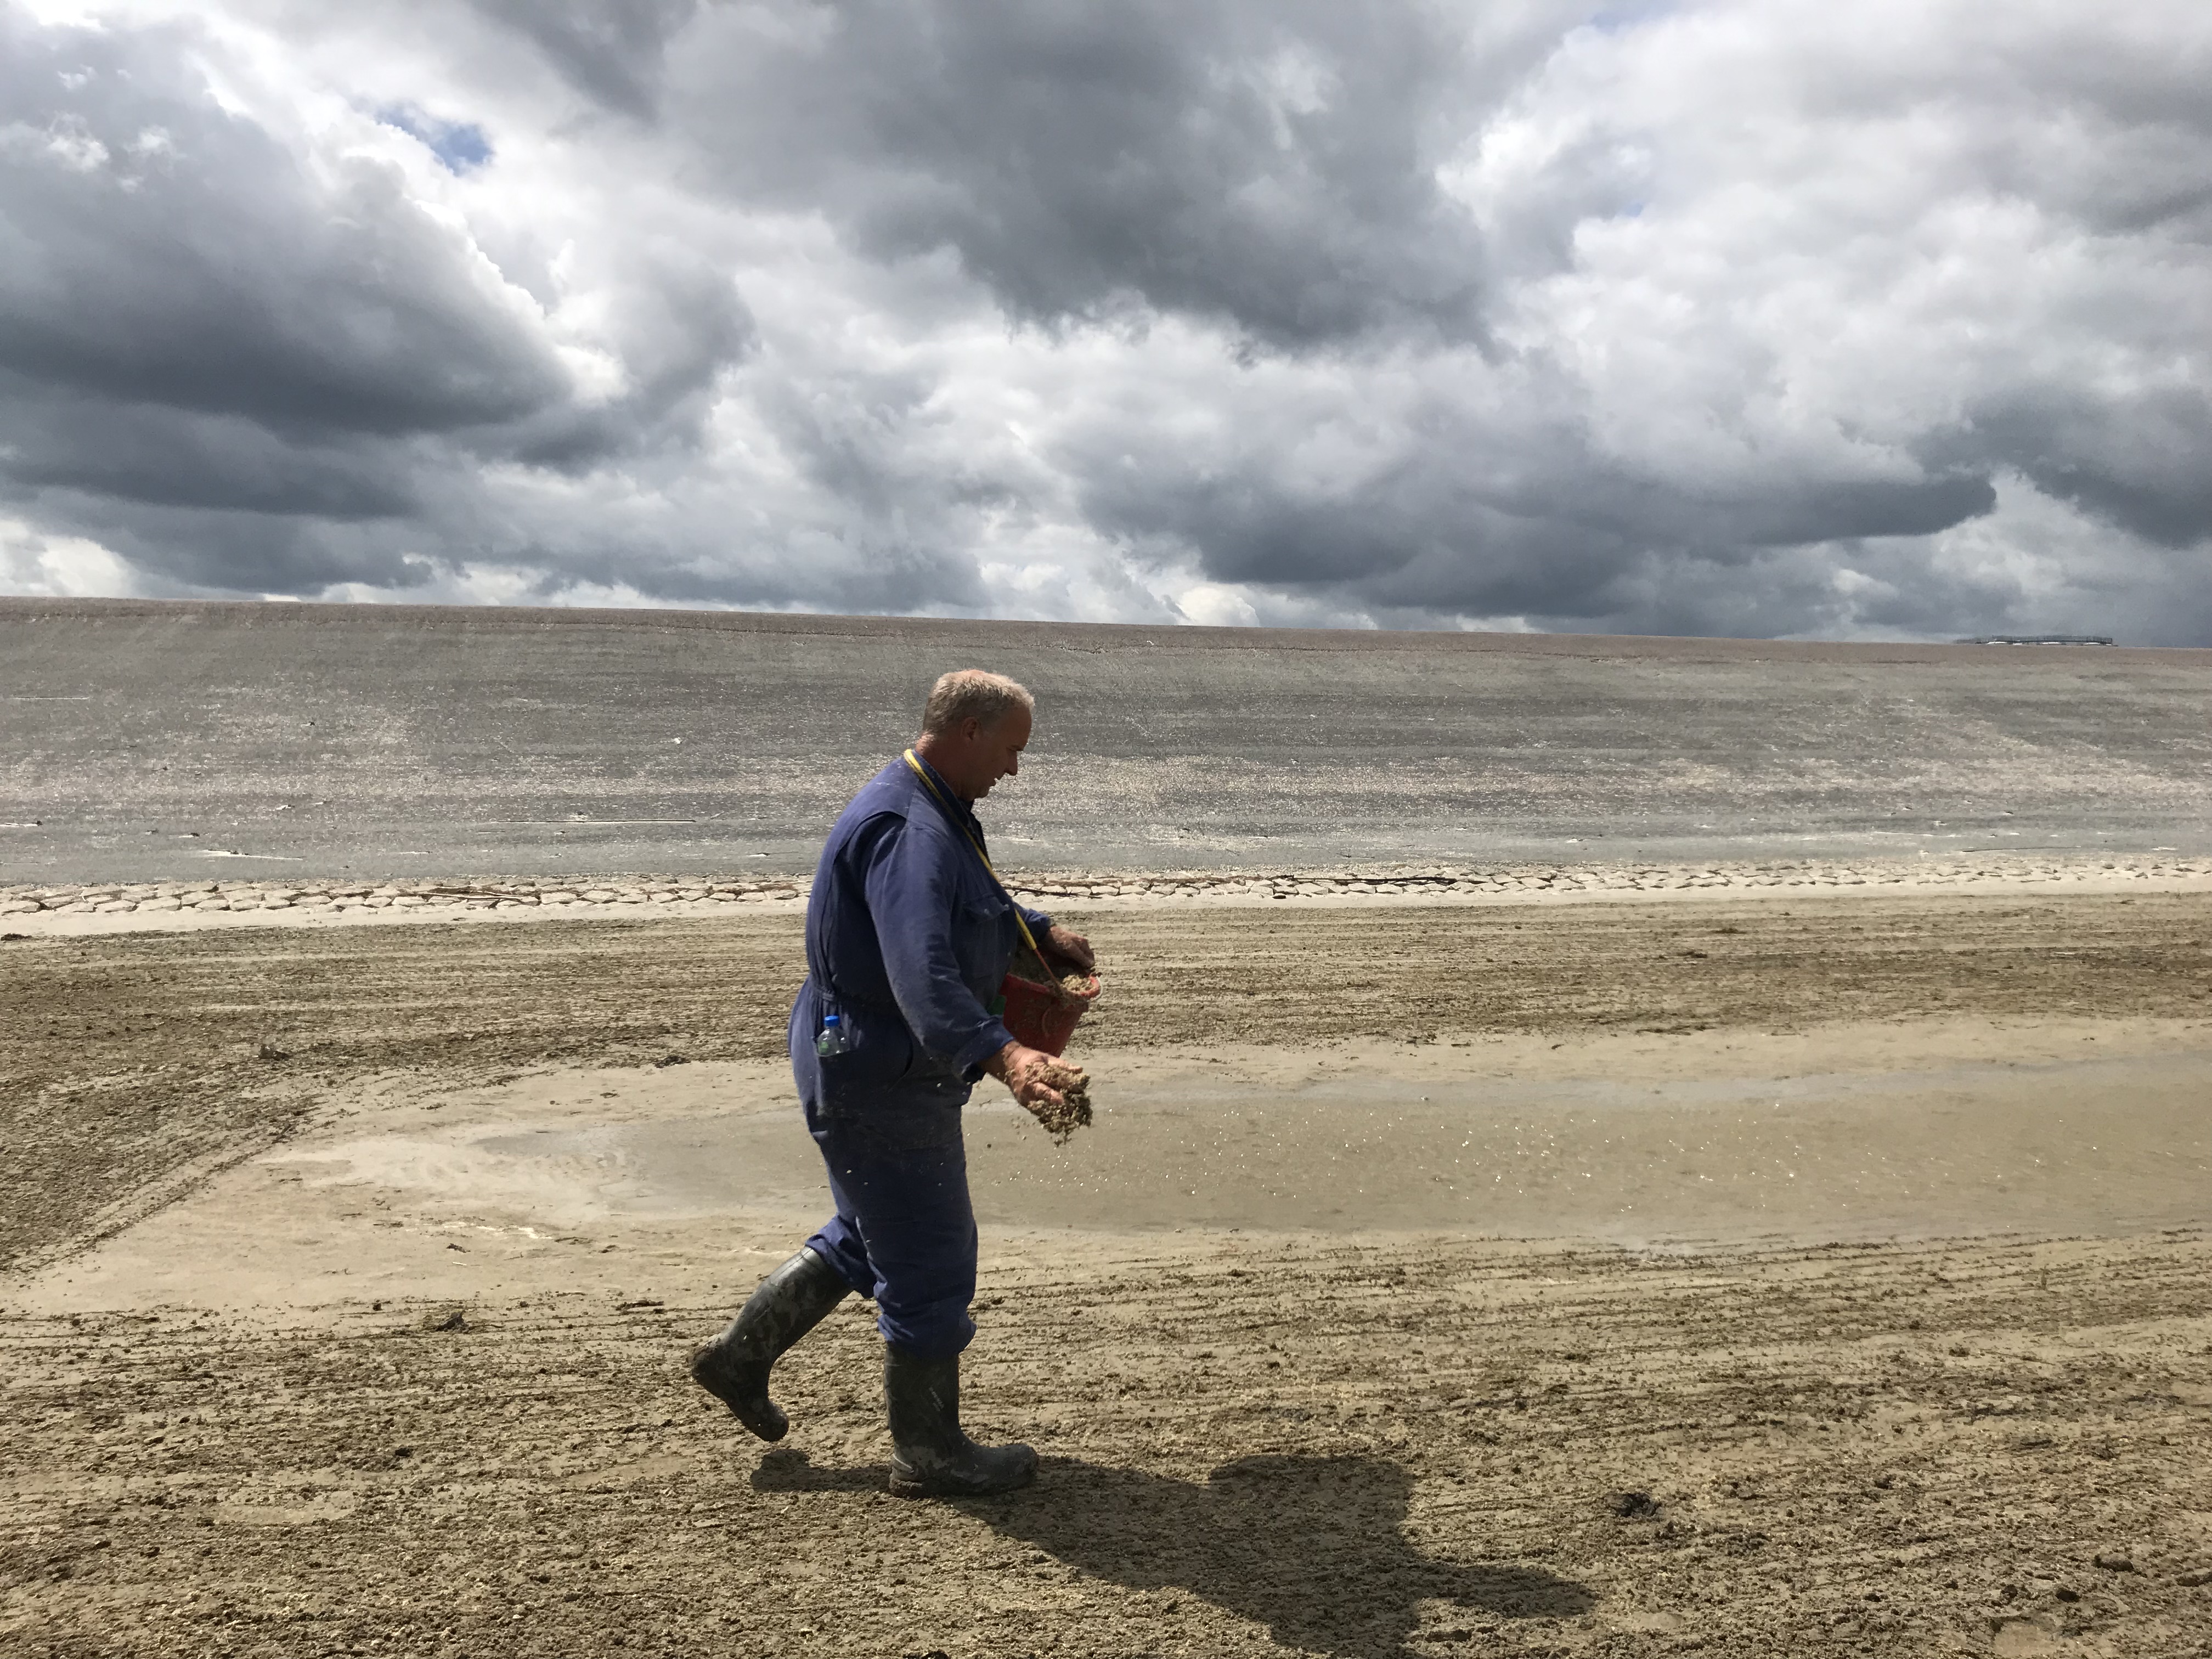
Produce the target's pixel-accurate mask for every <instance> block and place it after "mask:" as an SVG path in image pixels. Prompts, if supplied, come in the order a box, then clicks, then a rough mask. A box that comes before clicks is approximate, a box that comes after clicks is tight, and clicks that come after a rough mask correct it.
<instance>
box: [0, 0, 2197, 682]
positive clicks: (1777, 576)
mask: <svg viewBox="0 0 2212 1659" xmlns="http://www.w3.org/2000/svg"><path fill="white" fill-rule="evenodd" d="M2208 87H2212V6H2208V5H2206V4H2205V3H2204V0H2104V3H2091V0H2059V3H2051V0H2008V3H2005V4H2001V5H1995V4H1990V3H1989V0H1855V3H1852V4H1850V5H1838V4H1837V3H1835V0H1718V3H1709V4H1701V3H1684V4H1678V5H1667V4H1637V3H1626V4H1622V5H1617V6H1613V7H1608V8H1603V9H1597V8H1593V7H1592V6H1590V5H1589V4H1587V3H1581V4H1553V3H1547V0H1500V3H1461V4H1434V5H1429V4H1418V3H1398V4H1367V3H1362V0H845V3H799V0H757V3H750V0H749V3H714V0H472V3H463V0H450V3H428V0H425V3H419V4H415V3H404V0H392V3H382V4H375V3H372V4H368V5H349V6H337V5H332V4H330V3H328V0H308V3H300V4H290V3H284V0H194V3H191V4H189V5H186V4H181V3H158V4H157V3H132V4H125V5H121V6H103V7H94V8H87V7H82V6H77V5H70V4H61V3H46V0H40V3H16V0H0V591H8V592H82V593H143V594H155V595H163V594H222V595H255V594H271V595H280V594H281V595H292V596H298V597H303V598H335V599H411V600H459V601H477V602H483V601H496V602H513V603H564V604H663V605H742V606H747V607H756V608H797V609H805V610H827V611H921V612H939V613H957V614H974V615H993V616H1026V617H1071V618H1082V619H1088V620H1099V621H1111V620H1125V621H1155V620H1158V621H1175V620H1188V621H1193V622H1206V623H1249V622H1261V623H1332V624H1352V625H1366V624H1379V625H1381V626H1385V627H1405V626H1426V627H1436V626H1441V627H1480V628H1527V627H1533V628H1539V629H1573V630H1578V631H1632V632H1659V633H1712V634H1735V635H1822V636H1859V637H1866V636H1882V635H1899V636H1933V637H1948V636H1950V635H1959V634H1968V633H1979V632H1992V631H2002V632H2027V631H2047V630H2058V631H2067V632H2083V633H2100V634H2114V635H2119V636H2120V637H2121V638H2123V639H2124V640H2127V641H2131V642H2141V643H2165V644H2200V645H2202V644H2212V416H2208V396H2209V395H2212V97H2208V95H2207V92H2206V88H2208Z"/></svg>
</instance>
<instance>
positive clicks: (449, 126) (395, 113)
mask: <svg viewBox="0 0 2212 1659" xmlns="http://www.w3.org/2000/svg"><path fill="white" fill-rule="evenodd" d="M376 118H377V119H378V120H379V121H380V122H382V123H383V124H384V125H386V126H387V127H397V128H398V130H399V131H402V132H404V133H405V134H406V135H407V136H408V137H410V138H412V139H414V140H415V141H416V143H420V144H422V146H423V148H425V149H428V151H429V152H430V154H431V155H435V156H436V157H437V158H438V160H439V161H440V162H441V164H442V165H443V166H444V167H445V169H446V171H447V172H448V173H474V172H475V171H476V170H477V168H478V167H483V165H484V164H485V163H486V162H488V161H490V160H491V155H492V151H491V140H490V139H489V138H487V137H484V130H483V128H482V127H480V126H478V125H477V124H476V123H475V122H473V121H441V120H440V119H438V118H437V117H435V116H434V115H429V114H426V113H425V112H423V111H422V110H420V109H417V108H416V106H414V105H412V104H387V105H386V106H384V107H383V108H382V109H380V110H379V111H377V112H376Z"/></svg>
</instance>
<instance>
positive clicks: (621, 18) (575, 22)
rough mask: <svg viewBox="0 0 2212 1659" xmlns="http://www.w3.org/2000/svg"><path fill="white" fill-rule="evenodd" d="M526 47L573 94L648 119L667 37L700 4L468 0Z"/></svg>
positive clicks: (693, 0) (689, 0) (675, 0)
mask: <svg viewBox="0 0 2212 1659" xmlns="http://www.w3.org/2000/svg"><path fill="white" fill-rule="evenodd" d="M471 4H472V5H474V7H475V8H476V9H477V11H479V12H481V13H483V15H485V16H486V17H488V18H490V19H493V20H494V21H497V22H500V23H502V24H504V25H506V26H507V27H509V28H511V29H513V30H514V31H515V32H516V33H519V34H520V35H521V36H523V37H524V38H525V39H526V40H529V41H530V42H531V43H532V45H533V46H536V47H537V48H538V51H539V52H542V53H543V54H544V57H545V58H546V61H547V62H548V63H550V64H551V65H552V66H553V68H554V70H556V72H557V73H558V74H560V75H561V76H562V78H563V79H565V80H567V81H568V82H569V83H570V84H571V85H572V86H574V88H576V89H577V90H578V91H580V92H582V93H584V94H586V95H588V96H590V97H592V98H593V99H595V100H598V101H599V102H600V103H603V104H605V105H607V106H609V107H611V108H613V109H617V110H619V111H621V112H623V114H625V115H631V116H637V117H648V116H650V115H652V114H653V111H654V108H655V106H656V105H657V104H658V103H659V96H660V85H661V79H662V73H663V60H664V58H665V53H666V52H667V47H668V42H669V40H670V38H671V36H672V35H674V34H675V33H677V31H678V30H679V29H681V28H682V27H684V24H686V23H687V22H689V21H690V20H691V18H692V16H693V15H695V14H696V12H697V11H698V9H699V6H698V0H471Z"/></svg>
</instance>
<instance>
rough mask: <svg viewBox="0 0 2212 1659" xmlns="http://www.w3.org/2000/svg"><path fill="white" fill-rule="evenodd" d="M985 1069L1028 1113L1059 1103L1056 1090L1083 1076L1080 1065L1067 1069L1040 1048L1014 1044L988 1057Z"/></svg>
mask: <svg viewBox="0 0 2212 1659" xmlns="http://www.w3.org/2000/svg"><path fill="white" fill-rule="evenodd" d="M985 1069H986V1070H987V1071H988V1072H989V1073H991V1075H992V1076H993V1077H994V1078H997V1079H999V1080H1000V1082H1001V1083H1003V1084H1005V1085H1006V1087H1007V1088H1008V1089H1010V1090H1012V1091H1013V1097H1014V1098H1015V1099H1016V1100H1018V1101H1019V1102H1020V1103H1022V1104H1023V1105H1024V1106H1025V1107H1027V1108H1028V1109H1030V1110H1031V1111H1035V1110H1036V1109H1037V1108H1038V1107H1040V1106H1058V1105H1060V1104H1062V1103H1063V1100H1064V1097H1062V1095H1061V1094H1060V1090H1061V1089H1063V1088H1065V1087H1066V1086H1067V1085H1069V1084H1072V1083H1073V1082H1074V1081H1076V1079H1079V1078H1080V1077H1081V1076H1082V1075H1083V1068H1082V1067H1081V1066H1071V1065H1069V1064H1068V1063H1067V1061H1066V1060H1060V1059H1058V1058H1056V1057H1054V1055H1051V1054H1047V1053H1045V1052H1044V1050H1043V1049H1042V1048H1026V1047H1024V1045H1022V1044H1021V1043H1018V1042H1009V1043H1008V1044H1007V1045H1006V1047H1005V1048H1001V1049H1000V1050H999V1052H998V1053H997V1054H994V1055H992V1056H991V1058H990V1060H989V1061H988V1062H987V1065H986V1066H985Z"/></svg>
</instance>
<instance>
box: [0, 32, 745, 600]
mask: <svg viewBox="0 0 2212 1659" xmlns="http://www.w3.org/2000/svg"><path fill="white" fill-rule="evenodd" d="M208 50H209V43H208V42H207V41H206V40H204V38H202V37H201V36H200V35H199V34H198V33H197V32H196V31H194V30H192V29H191V28H189V27H181V26H179V27H166V28H163V27H155V28H150V29H140V30H135V31H134V30H130V29H125V28H120V27H117V28H111V29H105V30H99V31H94V30H73V29H54V28H45V27H40V26H38V25H37V24H34V23H33V22H31V21H28V20H27V19H25V18H24V17H22V16H21V15H19V14H16V13H15V12H13V11H4V12H0V108H4V109H5V110H6V111H8V112H9V115H10V117H11V120H10V121H9V125H8V126H7V127H6V129H5V131H4V133H3V134H0V489H4V491H5V492H6V495H8V496H9V497H12V498H14V499H15V501H19V502H30V503H34V504H36V508H37V511H38V515H39V517H40V520H42V521H43V522H46V523H47V524H50V525H52V526H54V527H56V528H58V529H63V530H66V531H70V532H77V533H83V534H88V535H94V536H95V537H98V538H103V539H106V538H120V541H121V543H122V544H124V545H127V546H128V547H130V548H131V549H132V550H134V556H136V557H138V558H141V559H143V562H145V564H146V565H147V566H148V568H149V569H152V570H155V571H159V572H161V574H162V576H163V577H164V578H165V579H167V580H183V581H186V582H201V583H208V584H210V585H216V586H241V587H245V588H247V589H249V590H252V589H271V590H276V591H294V592H296V591H313V590H314V589H315V588H317V587H319V586H322V585H324V584H325V583H329V582H331V581H340V580H350V581H362V582H368V583H383V582H388V581H393V580H402V581H404V580H415V579H416V572H417V570H418V566H417V565H416V564H410V563H407V562H405V560H404V558H403V556H401V554H400V553H399V552H398V551H397V550H394V549H393V548H391V547H380V546H379V545H377V544H376V538H374V537H365V536H363V535H362V534H361V533H358V532H351V531H348V530H347V529H346V528H345V527H344V526H346V525H348V524H349V523H354V522H356V521H363V520H379V519H390V518H397V517H401V516H404V515H417V514H421V513H423V512H424V511H425V510H426V508H427V507H428V506H429V504H430V503H432V502H434V501H438V500H439V499H441V497H447V498H449V497H450V495H451V493H452V489H453V484H452V481H453V478H454V477H456V476H458V475H463V474H466V473H468V472H470V471H473V470H474V469H475V468H477V466H479V465H483V463H485V462H498V461H504V460H512V461H516V462H520V463H521V464H523V465H533V466H542V467H549V468H552V469H556V470H574V469H575V468H578V467H585V466H589V465H594V464H598V463H601V462H604V461H605V460H606V459H608V458H610V457H612V456H618V455H622V454H624V453H636V452H637V451H638V450H639V449H640V448H641V447H644V446H646V445H648V444H658V443H665V442H669V441H678V442H680V441H682V440H683V438H684V435H686V433H687V432H691V431H695V430H696V426H697V423H698V422H699V421H700V420H701V419H702V418H703V416H704V413H705V400H706V395H707V393H708V389H709V388H710V387H711V386H712V383H713V381H714V377H715V375H716V374H718V373H720V370H721V369H722V368H725V367H726V365H727V364H729V363H730V362H732V361H734V360H736V359H737V358H738V357H739V356H742V355H743V353H744V351H745V350H746V349H748V348H749V346H750V342H751V338H752V331H751V324H750V318H749V317H748V316H747V314H746V313H745V310H744V306H743V304H742V302H741V301H739V299H738V295H737V293H736V290H735V289H734V287H733V285H732V283H730V281H729V279H728V276H727V274H726V272H722V271H718V270H714V269H713V268H712V267H711V266H709V265H708V264H707V263H706V262H705V261H703V260H701V259H700V258H697V257H696V256H695V255H691V254H690V253H688V252H686V251H684V250H682V249H680V248H679V249H673V250H667V249H663V250H659V251H657V252H656V253H655V255H654V257H652V258H635V259H631V260H629V261H628V263H627V264H624V265H623V268H622V269H621V270H619V271H618V272H617V274H616V275H615V276H611V278H610V283H611V286H612V287H613V288H614V289H616V290H617V292H618V293H619V295H620V296H621V301H622V303H621V305H620V307H619V309H618V311H617V315H616V316H615V318H614V319H612V321H611V324H610V325H609V328H608V330H607V332H608V333H609V335H610V336H611V341H610V343H611V346H612V349H613V352H614V355H615V356H616V357H617V360H618V361H619V362H620V364H621V367H622V369H623V374H624V378H625V384H624V386H623V388H622V389H621V391H620V392H619V394H618V395H614V396H609V397H602V398H597V399H592V398H584V397H582V396H580V393H579V390H578V387H577V386H576V385H575V384H574V380H573V377H572V375H571V374H570V372H569V370H568V368H566V367H565V366H564V365H563V363H562V361H561V358H560V356H559V354H558V353H557V351H556V349H555V347H554V345H553V343H552V342H551V340H550V338H549V337H548V335H547V332H546V330H545V328H544V325H543V322H542V319H540V318H539V317H538V315H536V314H535V310H536V308H535V307H533V306H532V303H531V302H530V301H529V300H528V299H527V297H526V296H525V295H523V294H522V293H521V292H520V290H519V289H514V288H512V287H510V286H508V285H507V283H505V282H504V280H503V278H502V277H501V274H500V273H499V272H498V271H497V270H495V268H494V267H493V266H492V265H491V264H489V261H488V260H486V259H485V258H484V257H483V255H482V253H481V252H478V251H477V249H475V248H474V247H472V246H471V244H470V243H469V242H468V241H467V240H466V239H465V237H463V236H461V235H459V234H456V232H455V230H454V228H453V225H452V224H451V223H450V222H441V221H440V220H439V219H437V218H435V217H434V216H432V215H431V214H430V213H429V212H428V211H427V210H425V208H424V207H423V206H422V204H420V203H419V202H418V201H416V200H415V199H414V198H413V197H411V196H410V193H409V191H408V190H407V188H406V184H405V180H404V178H403V177H402V176H401V175H400V173H398V169H396V168H395V167H392V165H390V164H389V163H387V162H383V161H376V160H372V159H368V158H364V157H361V156H357V155H356V156H347V155H338V156H336V157H331V156H324V157H320V158H310V157H309V156H308V155H305V154H303V153H302V150H301V146H300V145H299V143H298V142H297V140H296V139H289V140H288V139H287V138H285V137H282V136H280V135H279V134H277V133H276V132H273V131H270V130H268V129H267V128H266V127H264V125H260V124H259V123H258V122H257V121H256V120H254V119H253V118H252V117H250V116H249V115H246V114H243V113H240V112H234V111H233V110H228V109H226V108H225V107H224V106H222V104H221V103H220V102H219V101H218V100H217V98H216V94H215V93H214V92H213V90H212V89H211V88H210V85H209V83H208V82H207V80H206V78H205V76H204V74H203V73H202V72H201V71H200V70H198V68H197V59H198V58H199V57H200V55H201V54H202V53H204V52H207V51H208ZM386 114H387V115H388V114H389V111H387V112H386ZM424 119H425V120H427V119H428V118H424ZM416 125H418V126H420V125H422V122H417V123H416ZM432 125H433V126H434V127H435V131H433V133H432V136H433V137H437V136H440V135H442V136H444V137H447V139H452V137H453V132H454V131H458V130H459V129H457V128H455V127H454V126H453V124H450V123H448V124H442V125H440V124H432ZM426 130H428V129H426ZM467 131H470V132H473V131H475V130H474V129H472V128H471V129H467ZM416 137H422V132H419V131H418V132H416ZM426 142H427V140H426ZM456 142H458V141H456ZM441 159H447V160H448V161H450V158H441ZM486 159H488V158H486ZM157 509H171V510H170V511H169V512H167V515H166V516H164V515H163V513H161V512H160V511H157ZM241 515H243V516H241ZM472 528H473V526H464V525H462V524H459V523H456V522H452V521H448V522H447V524H446V525H444V526H441V527H439V528H434V529H431V530H430V531H429V532H428V533H424V532H423V529H422V526H410V527H409V528H408V529H407V531H406V532H405V535H404V539H406V540H407V541H410V542H411V543H413V544H417V545H428V546H430V547H432V548H434V549H440V550H443V544H444V542H445V541H446V538H447V532H459V534H461V535H463V536H467V535H468V534H469V533H470V531H471V529H472Z"/></svg>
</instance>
